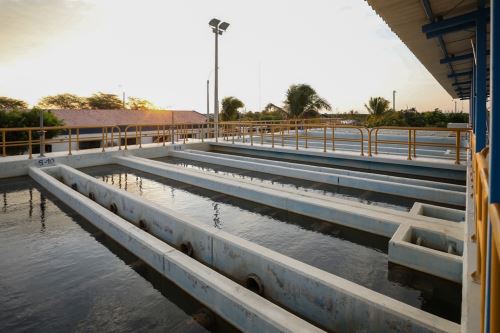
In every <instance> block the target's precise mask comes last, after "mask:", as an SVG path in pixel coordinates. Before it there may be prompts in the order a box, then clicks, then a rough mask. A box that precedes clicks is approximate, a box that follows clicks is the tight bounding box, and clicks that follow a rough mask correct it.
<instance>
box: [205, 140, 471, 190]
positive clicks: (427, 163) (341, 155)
mask: <svg viewBox="0 0 500 333" xmlns="http://www.w3.org/2000/svg"><path fill="white" fill-rule="evenodd" d="M210 146H211V147H212V148H214V149H216V151H223V152H228V153H231V152H232V153H234V152H236V153H240V154H247V155H254V156H258V157H273V158H283V159H289V160H296V161H304V162H309V163H321V164H326V165H332V166H342V167H352V168H362V169H367V170H377V171H383V172H393V173H398V174H407V175H418V176H422V177H432V178H441V179H448V180H455V181H465V170H466V167H465V166H464V165H463V164H461V165H456V164H453V162H450V161H444V160H436V159H430V158H420V159H418V160H411V161H408V160H405V159H403V158H401V156H397V157H395V156H390V155H385V156H381V155H378V156H376V157H368V156H359V155H357V154H349V153H348V152H326V153H325V152H323V150H320V149H313V148H309V149H303V150H299V151H297V150H295V149H294V148H290V147H279V148H278V147H274V148H272V147H271V146H269V145H258V146H256V145H254V146H250V145H248V144H237V143H235V144H231V143H223V142H218V143H216V142H210Z"/></svg>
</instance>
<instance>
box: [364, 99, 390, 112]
mask: <svg viewBox="0 0 500 333" xmlns="http://www.w3.org/2000/svg"><path fill="white" fill-rule="evenodd" d="M389 104H390V102H389V101H388V100H386V99H385V98H383V97H370V100H369V101H368V104H365V108H366V109H367V110H368V112H369V113H370V114H371V115H374V116H380V115H382V114H384V113H385V112H387V110H389Z"/></svg>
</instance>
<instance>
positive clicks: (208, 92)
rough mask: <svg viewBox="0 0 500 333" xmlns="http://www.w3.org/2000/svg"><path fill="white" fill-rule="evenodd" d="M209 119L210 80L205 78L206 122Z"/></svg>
mask: <svg viewBox="0 0 500 333" xmlns="http://www.w3.org/2000/svg"><path fill="white" fill-rule="evenodd" d="M208 121H210V80H207V122H208Z"/></svg>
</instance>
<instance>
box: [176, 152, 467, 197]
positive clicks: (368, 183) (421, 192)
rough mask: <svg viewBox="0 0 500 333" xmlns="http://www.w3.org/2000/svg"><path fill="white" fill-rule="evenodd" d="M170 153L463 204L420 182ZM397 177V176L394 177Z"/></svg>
mask: <svg viewBox="0 0 500 333" xmlns="http://www.w3.org/2000/svg"><path fill="white" fill-rule="evenodd" d="M169 155H171V156H174V157H179V158H186V159H191V160H195V161H201V162H206V163H214V164H220V165H224V166H230V167H234V168H240V169H245V170H252V171H259V172H264V173H268V174H273V175H280V176H286V177H291V178H297V179H304V180H309V181H314V182H321V183H325V184H331V185H338V186H344V187H352V188H357V189H361V190H368V191H373V192H379V193H386V194H392V195H397V196H402V197H407V198H415V199H421V200H428V201H433V202H439V203H445V204H451V205H455V206H465V193H464V192H456V191H450V190H446V189H437V188H431V187H425V186H420V185H413V184H405V183H401V182H400V183H393V182H391V181H386V180H380V179H371V177H370V174H366V177H363V178H361V177H356V176H348V175H340V174H335V173H331V172H330V173H325V172H317V171H310V170H304V169H302V168H300V167H297V165H296V164H292V163H290V165H288V166H284V165H272V164H267V163H266V164H264V163H259V162H257V161H255V159H254V161H244V162H243V161H238V160H234V159H231V158H223V157H220V156H209V155H207V154H196V153H194V152H192V151H189V152H185V151H172V152H170V153H169ZM393 178H396V177H393Z"/></svg>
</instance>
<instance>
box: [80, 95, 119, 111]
mask: <svg viewBox="0 0 500 333" xmlns="http://www.w3.org/2000/svg"><path fill="white" fill-rule="evenodd" d="M87 102H88V104H89V107H90V108H91V109H109V110H113V109H122V108H123V101H122V100H121V99H120V98H119V97H118V95H115V94H105V93H103V92H98V93H97V94H93V95H92V96H90V97H88V98H87Z"/></svg>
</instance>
